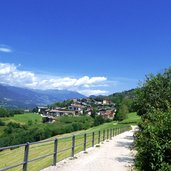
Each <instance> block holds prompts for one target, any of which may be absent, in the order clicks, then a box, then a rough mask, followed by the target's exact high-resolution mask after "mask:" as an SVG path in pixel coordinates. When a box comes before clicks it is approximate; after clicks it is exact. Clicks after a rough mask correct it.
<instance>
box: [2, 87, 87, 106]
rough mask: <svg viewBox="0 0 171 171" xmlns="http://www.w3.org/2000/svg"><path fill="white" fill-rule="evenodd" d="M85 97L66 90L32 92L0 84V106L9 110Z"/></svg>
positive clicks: (31, 90)
mask: <svg viewBox="0 0 171 171" xmlns="http://www.w3.org/2000/svg"><path fill="white" fill-rule="evenodd" d="M84 97H85V96H84V95H82V94H80V93H78V92H74V91H68V90H33V89H27V88H20V87H14V86H9V85H3V84H0V106H1V107H9V108H28V109H30V108H34V107H36V106H42V105H48V104H52V103H55V102H58V101H64V100H68V99H71V98H84Z"/></svg>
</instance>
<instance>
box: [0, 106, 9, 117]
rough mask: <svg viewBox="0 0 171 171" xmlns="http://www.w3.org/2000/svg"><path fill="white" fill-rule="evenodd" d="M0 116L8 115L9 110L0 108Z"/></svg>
mask: <svg viewBox="0 0 171 171" xmlns="http://www.w3.org/2000/svg"><path fill="white" fill-rule="evenodd" d="M0 117H9V112H8V110H7V109H5V108H0Z"/></svg>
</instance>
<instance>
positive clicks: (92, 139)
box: [92, 132, 94, 147]
mask: <svg viewBox="0 0 171 171" xmlns="http://www.w3.org/2000/svg"><path fill="white" fill-rule="evenodd" d="M92 147H94V132H93V133H92Z"/></svg>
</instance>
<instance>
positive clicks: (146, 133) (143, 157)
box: [136, 110, 171, 171]
mask: <svg viewBox="0 0 171 171" xmlns="http://www.w3.org/2000/svg"><path fill="white" fill-rule="evenodd" d="M143 119H144V120H143V122H142V123H141V124H140V125H139V128H140V131H139V132H138V133H137V135H136V137H137V140H136V149H137V151H138V154H137V156H136V166H137V167H138V168H139V170H148V171H165V170H169V168H170V169H171V127H170V125H171V110H170V111H169V112H165V113H164V112H159V111H153V112H151V113H148V117H147V116H146V117H145V118H143Z"/></svg>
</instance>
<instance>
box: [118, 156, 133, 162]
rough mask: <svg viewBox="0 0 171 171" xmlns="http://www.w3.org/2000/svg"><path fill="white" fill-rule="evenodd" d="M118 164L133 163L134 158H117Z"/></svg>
mask: <svg viewBox="0 0 171 171" xmlns="http://www.w3.org/2000/svg"><path fill="white" fill-rule="evenodd" d="M115 159H116V160H117V161H118V162H126V163H133V161H134V158H133V157H130V156H123V157H117V158H115Z"/></svg>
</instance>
